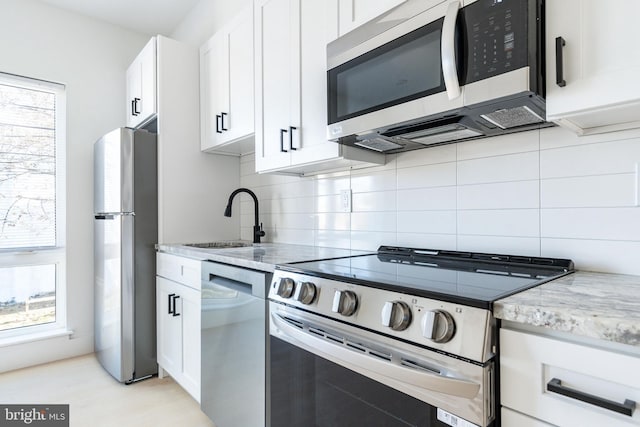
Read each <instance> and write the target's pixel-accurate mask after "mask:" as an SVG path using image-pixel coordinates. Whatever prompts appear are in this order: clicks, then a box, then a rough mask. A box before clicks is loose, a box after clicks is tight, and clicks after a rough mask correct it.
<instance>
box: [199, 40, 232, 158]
mask: <svg viewBox="0 0 640 427" xmlns="http://www.w3.org/2000/svg"><path fill="white" fill-rule="evenodd" d="M223 42H224V34H222V33H216V34H215V35H214V36H213V37H211V39H209V41H207V43H205V44H204V45H203V46H202V47H201V48H200V128H201V134H200V148H201V149H202V150H203V151H204V150H209V149H211V148H213V147H216V146H219V145H220V144H222V132H223V131H222V128H221V125H222V123H221V121H222V120H221V119H222V118H221V114H220V113H221V112H222V111H223V110H224V111H227V108H228V107H227V102H226V100H225V99H223V96H224V94H225V92H226V91H225V90H224V86H225V84H224V83H223V80H224V79H225V77H224V76H223V72H224V70H225V59H224V46H223Z"/></svg>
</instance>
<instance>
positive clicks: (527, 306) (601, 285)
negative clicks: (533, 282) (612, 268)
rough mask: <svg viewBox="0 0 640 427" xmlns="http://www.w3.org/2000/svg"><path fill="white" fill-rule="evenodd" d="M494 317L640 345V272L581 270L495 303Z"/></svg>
mask: <svg viewBox="0 0 640 427" xmlns="http://www.w3.org/2000/svg"><path fill="white" fill-rule="evenodd" d="M493 313H494V315H495V317H497V318H499V319H503V320H508V321H511V322H516V323H521V324H525V325H530V326H539V327H543V328H547V329H551V330H555V331H561V332H568V333H571V334H574V335H580V336H585V337H590V338H596V339H599V340H605V341H612V342H616V343H621V344H627V345H631V346H636V347H640V276H628V275H621V274H607V273H590V272H584V271H577V272H575V273H573V274H569V275H567V276H564V277H561V278H559V279H556V280H553V281H551V282H548V283H545V284H543V285H540V286H537V287H535V288H532V289H529V290H526V291H523V292H520V293H518V294H515V295H512V296H510V297H507V298H504V299H501V300H498V301H496V302H495V303H494V308H493Z"/></svg>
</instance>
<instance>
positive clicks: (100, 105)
mask: <svg viewBox="0 0 640 427" xmlns="http://www.w3.org/2000/svg"><path fill="white" fill-rule="evenodd" d="M147 40H148V37H147V36H144V35H140V34H136V33H133V32H129V31H126V30H123V29H120V28H117V27H114V26H111V25H108V24H104V23H101V22H99V21H96V20H93V19H89V18H85V17H82V16H80V15H76V14H73V13H69V12H65V11H62V10H60V9H57V8H54V7H50V6H48V5H45V4H42V3H39V2H37V1H33V0H20V1H15V0H0V71H2V72H6V73H13V74H18V75H23V76H27V77H35V78H39V79H43V80H49V81H54V82H59V83H63V84H65V85H66V89H67V236H66V241H67V306H68V317H67V320H68V327H69V328H70V329H72V330H73V331H74V333H73V335H72V336H71V338H70V339H69V338H67V337H64V338H57V339H50V340H44V341H38V342H32V343H28V344H23V345H16V346H11V347H2V348H0V361H1V362H0V371H5V370H11V369H15V368H19V367H22V366H28V365H33V364H37V363H43V362H46V361H50V360H56V359H61V358H65V357H70V356H74V355H79V354H85V353H90V352H92V351H93V219H92V211H93V171H92V169H93V142H94V141H95V140H96V139H97V138H99V137H100V136H101V135H102V134H104V133H106V132H107V131H109V130H111V129H114V128H117V127H119V126H122V125H123V124H124V122H125V70H126V67H127V66H128V64H129V63H130V62H131V60H132V59H133V58H134V57H135V55H136V54H137V52H138V51H139V50H140V49H141V48H142V47H143V46H144V44H145V43H146V41H147Z"/></svg>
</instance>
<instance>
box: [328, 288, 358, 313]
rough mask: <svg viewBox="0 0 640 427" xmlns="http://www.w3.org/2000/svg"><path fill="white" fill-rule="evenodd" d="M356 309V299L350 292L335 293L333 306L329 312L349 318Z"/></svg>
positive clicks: (353, 293)
mask: <svg viewBox="0 0 640 427" xmlns="http://www.w3.org/2000/svg"><path fill="white" fill-rule="evenodd" d="M357 308H358V297H357V296H356V294H355V292H352V291H336V293H335V294H333V306H332V307H331V311H333V312H334V313H340V314H342V315H343V316H351V315H352V314H353V313H355V312H356V309H357Z"/></svg>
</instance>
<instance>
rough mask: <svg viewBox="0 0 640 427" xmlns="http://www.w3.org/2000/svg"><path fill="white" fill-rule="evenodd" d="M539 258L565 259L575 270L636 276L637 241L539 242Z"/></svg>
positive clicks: (638, 265)
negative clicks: (540, 256)
mask: <svg viewBox="0 0 640 427" xmlns="http://www.w3.org/2000/svg"><path fill="white" fill-rule="evenodd" d="M541 245H542V256H545V257H555V258H569V259H571V260H573V262H574V264H575V266H576V269H579V270H587V271H602V272H605V273H619V274H635V275H640V263H639V262H638V254H640V242H637V241H636V242H628V241H613V240H588V239H547V238H542V239H541Z"/></svg>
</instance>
